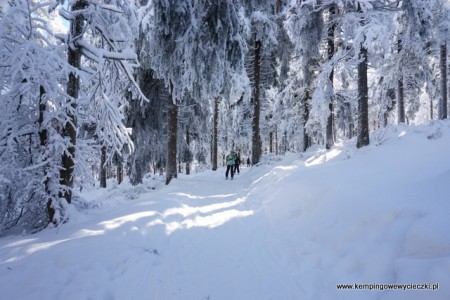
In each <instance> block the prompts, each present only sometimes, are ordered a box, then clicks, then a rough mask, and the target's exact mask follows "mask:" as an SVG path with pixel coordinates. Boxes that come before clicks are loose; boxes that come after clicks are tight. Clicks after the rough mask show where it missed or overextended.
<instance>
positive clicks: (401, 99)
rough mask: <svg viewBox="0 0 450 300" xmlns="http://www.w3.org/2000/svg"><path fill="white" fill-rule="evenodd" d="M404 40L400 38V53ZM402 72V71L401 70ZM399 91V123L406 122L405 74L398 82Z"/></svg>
mask: <svg viewBox="0 0 450 300" xmlns="http://www.w3.org/2000/svg"><path fill="white" fill-rule="evenodd" d="M402 48H403V45H402V40H401V39H399V40H398V53H400V52H401V51H402ZM400 73H401V72H400ZM397 91H398V124H405V96H404V92H403V91H404V88H403V75H400V79H399V80H398V83H397Z"/></svg>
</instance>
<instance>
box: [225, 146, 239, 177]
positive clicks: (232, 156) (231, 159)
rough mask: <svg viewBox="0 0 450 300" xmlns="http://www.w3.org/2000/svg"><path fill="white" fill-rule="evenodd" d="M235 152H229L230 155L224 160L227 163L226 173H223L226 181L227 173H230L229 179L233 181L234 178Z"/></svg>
mask: <svg viewBox="0 0 450 300" xmlns="http://www.w3.org/2000/svg"><path fill="white" fill-rule="evenodd" d="M236 157H237V155H236V152H234V151H231V152H230V154H228V155H227V157H226V158H225V160H226V163H227V171H226V172H225V179H228V173H229V172H230V171H231V172H230V173H231V179H233V176H234V161H235V160H236Z"/></svg>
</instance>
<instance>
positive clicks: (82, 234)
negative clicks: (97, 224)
mask: <svg viewBox="0 0 450 300" xmlns="http://www.w3.org/2000/svg"><path fill="white" fill-rule="evenodd" d="M104 233H105V231H104V230H88V229H82V230H80V231H78V233H77V234H76V235H75V236H74V237H75V238H80V237H86V236H96V235H102V234H104Z"/></svg>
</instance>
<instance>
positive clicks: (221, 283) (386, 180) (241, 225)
mask: <svg viewBox="0 0 450 300" xmlns="http://www.w3.org/2000/svg"><path fill="white" fill-rule="evenodd" d="M224 171H225V170H224V169H223V168H221V169H219V170H218V171H216V172H213V171H204V172H200V173H197V174H193V175H189V176H186V175H183V174H180V175H179V178H178V179H175V180H173V182H172V183H171V184H170V185H168V186H164V185H163V184H162V182H163V178H162V176H161V177H160V176H156V177H154V176H148V177H147V178H146V179H145V182H144V184H143V185H140V186H137V187H132V186H131V185H130V184H129V183H124V184H122V185H120V186H118V185H117V184H115V183H113V182H112V181H110V182H109V187H108V188H107V189H93V190H90V191H86V192H83V193H82V194H81V195H82V197H85V198H86V199H88V200H89V202H90V203H91V207H90V208H88V209H85V210H82V211H74V212H73V213H72V214H73V216H72V219H71V220H70V222H69V223H67V224H64V225H62V226H60V227H59V228H52V229H46V230H44V231H41V232H39V233H37V234H33V235H27V234H23V235H19V236H8V237H3V238H1V239H0V298H1V299H3V300H10V299H11V300H12V299H18V300H19V299H20V300H26V299H40V300H45V299H64V300H69V299H74V300H83V299H86V300H87V299H93V300H96V299H105V300H109V299H110V300H113V299H120V300H121V299H164V300H165V299H183V300H184V299H192V300H194V299H195V300H200V299H210V300H214V299H324V300H329V299H435V300H436V299H442V300H443V299H450V217H449V214H450V122H449V121H443V122H434V123H432V124H430V125H422V126H409V127H407V126H395V127H389V128H387V129H383V130H380V131H377V132H375V133H373V134H372V136H371V145H370V146H368V147H364V148H362V149H359V150H356V148H355V140H350V141H346V142H340V143H338V144H336V145H335V146H334V147H333V148H332V149H331V150H329V151H325V150H324V149H322V148H319V147H316V148H314V149H311V150H309V151H308V152H306V153H304V154H302V155H300V154H287V155H285V156H278V157H276V156H265V157H264V161H263V162H262V163H261V164H260V165H258V166H254V167H252V168H246V167H245V166H244V167H242V170H241V173H240V174H239V175H236V177H235V179H234V180H227V181H226V180H225V176H224ZM338 284H349V285H353V284H366V285H370V284H430V285H429V287H430V288H431V287H432V286H434V287H436V284H439V289H437V290H434V291H433V290H431V289H426V290H417V289H416V290H389V289H383V290H380V289H381V288H380V289H372V290H368V289H358V290H342V289H338V288H337V285H338ZM423 287H427V286H423Z"/></svg>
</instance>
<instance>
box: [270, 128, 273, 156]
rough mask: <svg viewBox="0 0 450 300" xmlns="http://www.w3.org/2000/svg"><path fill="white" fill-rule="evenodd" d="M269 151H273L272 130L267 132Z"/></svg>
mask: <svg viewBox="0 0 450 300" xmlns="http://www.w3.org/2000/svg"><path fill="white" fill-rule="evenodd" d="M269 153H273V132H272V131H271V132H270V133H269Z"/></svg>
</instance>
